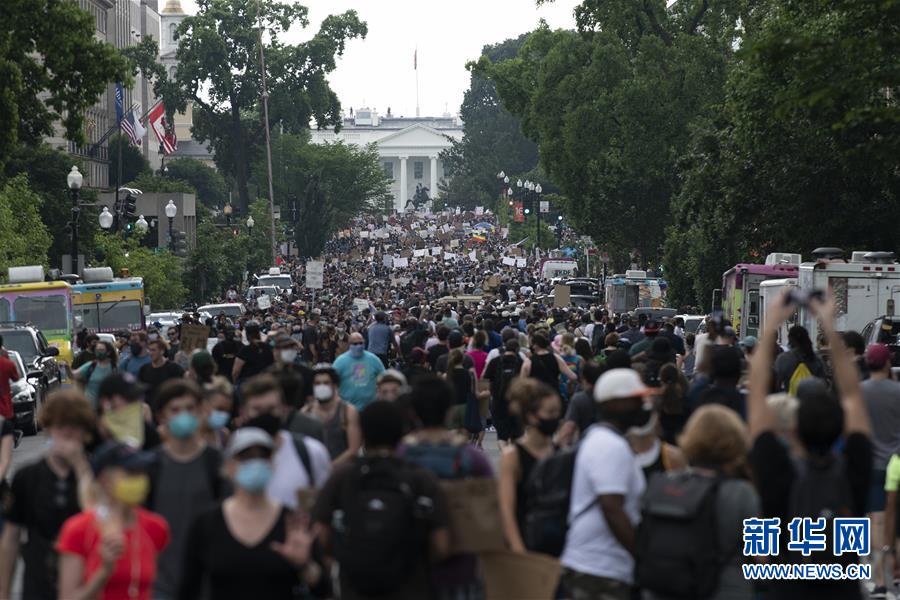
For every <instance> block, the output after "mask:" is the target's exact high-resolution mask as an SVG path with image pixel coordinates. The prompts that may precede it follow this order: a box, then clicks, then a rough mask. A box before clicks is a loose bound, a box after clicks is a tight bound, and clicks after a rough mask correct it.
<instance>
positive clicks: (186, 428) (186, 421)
mask: <svg viewBox="0 0 900 600" xmlns="http://www.w3.org/2000/svg"><path fill="white" fill-rule="evenodd" d="M197 425H199V422H198V421H197V417H195V416H194V415H192V414H191V413H189V412H182V413H178V414H177V415H175V417H173V418H172V419H169V433H171V434H172V436H173V437H176V438H178V439H180V440H183V439H184V438H189V437H191V436H192V435H194V432H195V431H197Z"/></svg>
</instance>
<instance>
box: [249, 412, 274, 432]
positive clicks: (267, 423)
mask: <svg viewBox="0 0 900 600" xmlns="http://www.w3.org/2000/svg"><path fill="white" fill-rule="evenodd" d="M244 425H245V426H246V427H259V428H260V429H262V430H263V431H265V432H266V433H268V434H269V435H271V436H272V437H275V435H276V434H277V433H278V431H279V430H280V429H281V419H279V418H278V417H277V416H275V415H273V414H272V413H264V414H261V415H259V416H256V417H253V418H252V419H250V420H248V421H247V422H246V423H245V424H244Z"/></svg>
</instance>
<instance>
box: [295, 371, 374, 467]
mask: <svg viewBox="0 0 900 600" xmlns="http://www.w3.org/2000/svg"><path fill="white" fill-rule="evenodd" d="M340 382H341V380H340V377H339V376H338V374H337V373H336V372H335V370H334V369H332V368H331V367H329V366H327V365H324V366H318V367H316V370H315V374H314V376H313V397H314V398H315V402H311V403H309V404H307V405H306V406H304V407H303V413H304V414H306V415H308V416H310V417H312V418H314V419H316V420H317V421H320V422H321V423H322V424H323V430H324V431H323V436H324V440H323V443H324V444H325V447H326V448H328V454H329V455H331V466H332V467H336V466H338V465H340V464H342V463H345V462H348V461H349V460H350V459H352V458H353V457H354V456H356V455H357V454H359V448H360V446H361V445H362V433H361V432H360V429H359V411H357V410H356V407H355V406H353V405H352V404H350V403H349V402H346V401H345V400H343V399H342V398H341V396H340V393H339V392H338V388H339V386H340Z"/></svg>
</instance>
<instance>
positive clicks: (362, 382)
mask: <svg viewBox="0 0 900 600" xmlns="http://www.w3.org/2000/svg"><path fill="white" fill-rule="evenodd" d="M332 366H333V367H334V370H335V371H337V374H338V375H340V377H341V390H340V393H341V398H342V399H343V400H346V401H347V402H349V403H351V404H352V405H353V406H355V407H356V408H357V409H359V410H362V409H364V408H365V407H366V406H367V405H369V404H370V403H371V402H372V401H373V400H375V388H376V385H375V382H376V380H377V379H378V376H379V375H381V374H382V373H383V372H384V365H383V364H381V359H379V358H378V357H377V356H375V355H374V354H372V353H371V352H368V351H363V355H362V356H361V357H360V358H353V357H352V356H351V355H350V353H349V352H344V353H343V354H341V355H340V356H338V357H337V360H336V361H334V364H333V365H332Z"/></svg>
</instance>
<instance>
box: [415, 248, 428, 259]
mask: <svg viewBox="0 0 900 600" xmlns="http://www.w3.org/2000/svg"><path fill="white" fill-rule="evenodd" d="M427 253H428V250H425V249H424V248H423V249H422V250H416V251H415V252H413V256H415V257H417V258H422V257H423V256H425V255H426V254H427Z"/></svg>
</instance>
